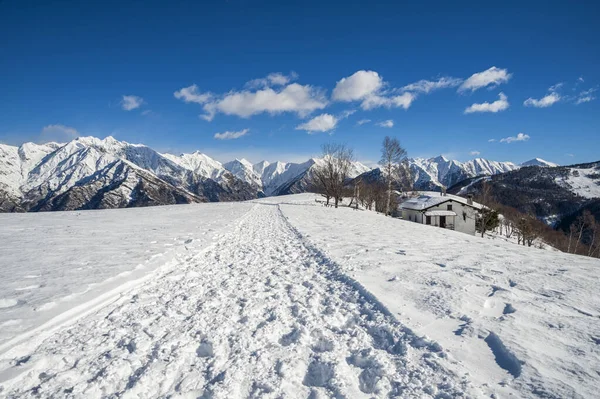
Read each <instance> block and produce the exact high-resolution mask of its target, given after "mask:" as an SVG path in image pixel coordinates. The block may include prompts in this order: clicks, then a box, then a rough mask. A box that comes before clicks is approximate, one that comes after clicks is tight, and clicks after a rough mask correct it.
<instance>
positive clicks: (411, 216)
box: [402, 209, 425, 224]
mask: <svg viewBox="0 0 600 399" xmlns="http://www.w3.org/2000/svg"><path fill="white" fill-rule="evenodd" d="M402 219H404V220H408V221H410V222H416V223H421V224H423V223H425V220H424V219H425V218H424V217H423V214H422V213H421V211H414V210H412V209H402Z"/></svg>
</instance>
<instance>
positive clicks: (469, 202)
mask: <svg viewBox="0 0 600 399" xmlns="http://www.w3.org/2000/svg"><path fill="white" fill-rule="evenodd" d="M467 204H469V205H473V194H469V195H467Z"/></svg>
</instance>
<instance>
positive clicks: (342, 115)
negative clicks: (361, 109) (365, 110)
mask: <svg viewBox="0 0 600 399" xmlns="http://www.w3.org/2000/svg"><path fill="white" fill-rule="evenodd" d="M355 112H356V110H355V109H348V110H346V111H342V113H341V114H340V118H341V119H346V118H347V117H349V116H350V115H352V114H354V113H355Z"/></svg>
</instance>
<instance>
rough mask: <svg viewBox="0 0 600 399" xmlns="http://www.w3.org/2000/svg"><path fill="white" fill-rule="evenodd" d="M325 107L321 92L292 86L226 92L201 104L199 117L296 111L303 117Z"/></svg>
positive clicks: (297, 85) (244, 116)
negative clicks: (221, 114)
mask: <svg viewBox="0 0 600 399" xmlns="http://www.w3.org/2000/svg"><path fill="white" fill-rule="evenodd" d="M326 106H327V99H326V98H325V95H324V94H323V92H322V91H321V90H319V89H316V88H314V87H312V86H309V85H306V86H303V85H300V84H297V83H291V84H289V85H287V86H285V87H283V88H281V89H277V90H276V89H273V88H270V87H267V88H264V89H261V90H257V91H248V90H244V91H239V92H229V93H227V94H226V95H224V96H223V97H221V98H219V99H217V100H214V101H211V102H208V103H206V104H204V107H203V108H204V111H205V112H206V113H205V114H204V115H202V118H203V119H205V120H207V121H211V120H212V119H213V118H214V116H215V114H216V113H218V112H221V113H223V114H225V115H236V116H239V117H242V118H249V117H251V116H252V115H256V114H261V113H264V112H266V113H269V114H271V115H274V114H279V113H282V112H295V113H297V114H298V115H300V116H306V115H308V114H310V113H311V112H313V111H315V110H319V109H323V108H325V107H326Z"/></svg>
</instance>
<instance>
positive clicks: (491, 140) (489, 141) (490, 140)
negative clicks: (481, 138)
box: [488, 139, 496, 143]
mask: <svg viewBox="0 0 600 399" xmlns="http://www.w3.org/2000/svg"><path fill="white" fill-rule="evenodd" d="M494 142H496V139H489V140H488V143H494Z"/></svg>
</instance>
